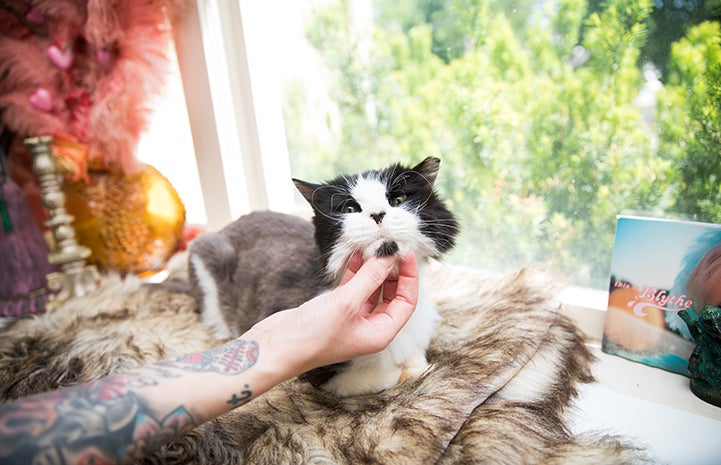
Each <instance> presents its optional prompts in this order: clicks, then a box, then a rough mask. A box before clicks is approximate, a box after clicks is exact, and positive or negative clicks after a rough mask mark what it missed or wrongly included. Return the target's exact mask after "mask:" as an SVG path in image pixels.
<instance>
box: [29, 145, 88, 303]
mask: <svg viewBox="0 0 721 465" xmlns="http://www.w3.org/2000/svg"><path fill="white" fill-rule="evenodd" d="M51 141H52V137H51V136H40V137H30V138H27V139H25V144H26V145H27V146H28V147H30V152H31V153H32V156H33V171H34V172H35V174H36V175H37V177H38V181H39V182H40V190H41V195H42V201H43V204H44V205H45V207H46V208H47V209H48V214H49V216H50V219H49V220H48V221H46V222H45V225H46V226H48V227H49V228H50V230H51V232H52V235H53V239H54V240H55V250H54V251H52V252H50V254H49V255H48V262H50V264H52V265H57V266H58V268H59V269H60V271H57V272H53V273H50V274H48V275H47V280H48V289H49V290H50V291H52V292H53V294H52V295H51V297H50V299H49V300H48V304H47V309H48V310H53V309H55V308H57V307H58V306H59V305H60V304H61V303H63V302H64V301H66V300H67V299H69V298H70V297H79V296H82V295H85V294H87V293H88V292H91V291H92V290H94V289H95V288H96V287H97V285H98V281H99V279H100V274H99V273H98V270H97V268H95V266H93V265H86V264H85V259H86V258H88V257H89V256H90V253H91V251H90V249H89V248H87V247H84V246H82V245H79V244H78V243H77V241H76V240H75V230H73V228H72V226H71V223H72V221H73V220H74V217H73V216H72V215H69V214H68V212H67V211H65V194H64V193H63V191H62V189H61V188H60V182H59V180H58V178H59V176H60V175H59V173H58V170H57V165H56V164H55V158H54V157H53V155H52V154H51V153H50V142H51Z"/></svg>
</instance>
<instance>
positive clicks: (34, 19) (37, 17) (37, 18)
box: [25, 8, 45, 26]
mask: <svg viewBox="0 0 721 465" xmlns="http://www.w3.org/2000/svg"><path fill="white" fill-rule="evenodd" d="M25 19H27V20H28V21H30V23H31V24H34V25H36V26H42V25H43V24H44V23H45V18H44V17H43V14H42V13H40V10H38V9H37V8H30V11H28V13H27V14H26V15H25Z"/></svg>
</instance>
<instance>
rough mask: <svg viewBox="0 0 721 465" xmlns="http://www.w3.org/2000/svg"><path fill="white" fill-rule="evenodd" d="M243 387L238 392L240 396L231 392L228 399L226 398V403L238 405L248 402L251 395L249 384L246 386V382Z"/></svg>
mask: <svg viewBox="0 0 721 465" xmlns="http://www.w3.org/2000/svg"><path fill="white" fill-rule="evenodd" d="M244 387H245V389H244V390H243V391H241V392H240V397H238V396H237V395H236V394H233V395H232V396H231V397H230V399H228V401H227V402H226V404H230V405H232V406H234V407H238V406H240V405H243V404H245V403H246V402H248V401H249V400H250V398H251V397H253V391H251V390H250V389H248V388H249V387H250V386H248V385H247V384H246V385H245V386H244Z"/></svg>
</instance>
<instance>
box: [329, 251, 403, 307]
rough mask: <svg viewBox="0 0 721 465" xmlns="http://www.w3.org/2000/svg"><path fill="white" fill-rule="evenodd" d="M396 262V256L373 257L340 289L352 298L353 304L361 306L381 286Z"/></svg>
mask: <svg viewBox="0 0 721 465" xmlns="http://www.w3.org/2000/svg"><path fill="white" fill-rule="evenodd" d="M351 262H353V259H351ZM394 262H395V258H394V257H380V258H378V257H372V258H370V259H368V260H367V261H366V262H365V263H364V264H363V265H362V266H361V267H360V268H359V269H358V271H357V272H356V273H355V274H354V275H353V276H352V277H351V278H349V280H348V281H347V282H346V283H345V284H344V285H343V286H342V287H340V288H339V289H341V290H342V292H343V293H344V294H345V295H346V296H348V298H349V299H351V300H352V302H351V305H353V306H360V305H361V304H362V303H364V302H365V301H367V300H368V299H369V298H370V297H371V296H372V295H373V294H374V293H375V292H376V291H377V290H378V288H379V287H381V285H382V284H383V282H384V281H385V280H386V278H387V277H388V274H389V273H390V272H391V270H392V269H393V264H394ZM349 269H350V266H349ZM346 274H348V272H346ZM344 279H345V276H344Z"/></svg>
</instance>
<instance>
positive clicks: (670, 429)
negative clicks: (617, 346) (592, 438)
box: [571, 349, 721, 465]
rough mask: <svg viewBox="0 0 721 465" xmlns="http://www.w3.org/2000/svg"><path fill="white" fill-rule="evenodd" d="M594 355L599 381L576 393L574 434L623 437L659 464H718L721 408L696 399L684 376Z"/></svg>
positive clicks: (720, 449) (573, 422) (612, 357)
mask: <svg viewBox="0 0 721 465" xmlns="http://www.w3.org/2000/svg"><path fill="white" fill-rule="evenodd" d="M594 352H595V354H596V355H597V356H598V357H599V362H598V363H596V364H595V365H594V375H595V376H596V378H597V379H598V381H599V382H597V383H593V384H589V385H585V386H582V387H581V389H580V391H581V392H580V396H579V399H578V401H577V403H576V410H575V412H574V414H573V417H572V421H571V430H572V431H573V432H574V433H582V432H587V431H602V432H606V433H611V434H620V435H623V436H626V437H628V438H631V439H634V440H635V441H636V442H637V443H638V444H639V445H643V446H646V447H647V449H648V450H649V451H650V452H651V454H652V455H653V456H654V458H656V459H657V460H658V462H659V463H668V464H671V465H718V464H721V408H718V407H715V406H713V405H711V404H707V403H705V402H703V401H701V400H700V399H698V398H696V396H694V395H693V394H692V393H691V392H690V390H689V389H688V378H685V377H683V376H680V375H676V374H673V373H669V372H666V371H663V370H660V369H657V368H652V367H647V366H645V365H642V364H639V363H634V362H630V361H627V360H625V359H622V358H620V357H616V356H611V355H607V354H604V353H601V352H600V350H598V349H594Z"/></svg>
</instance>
